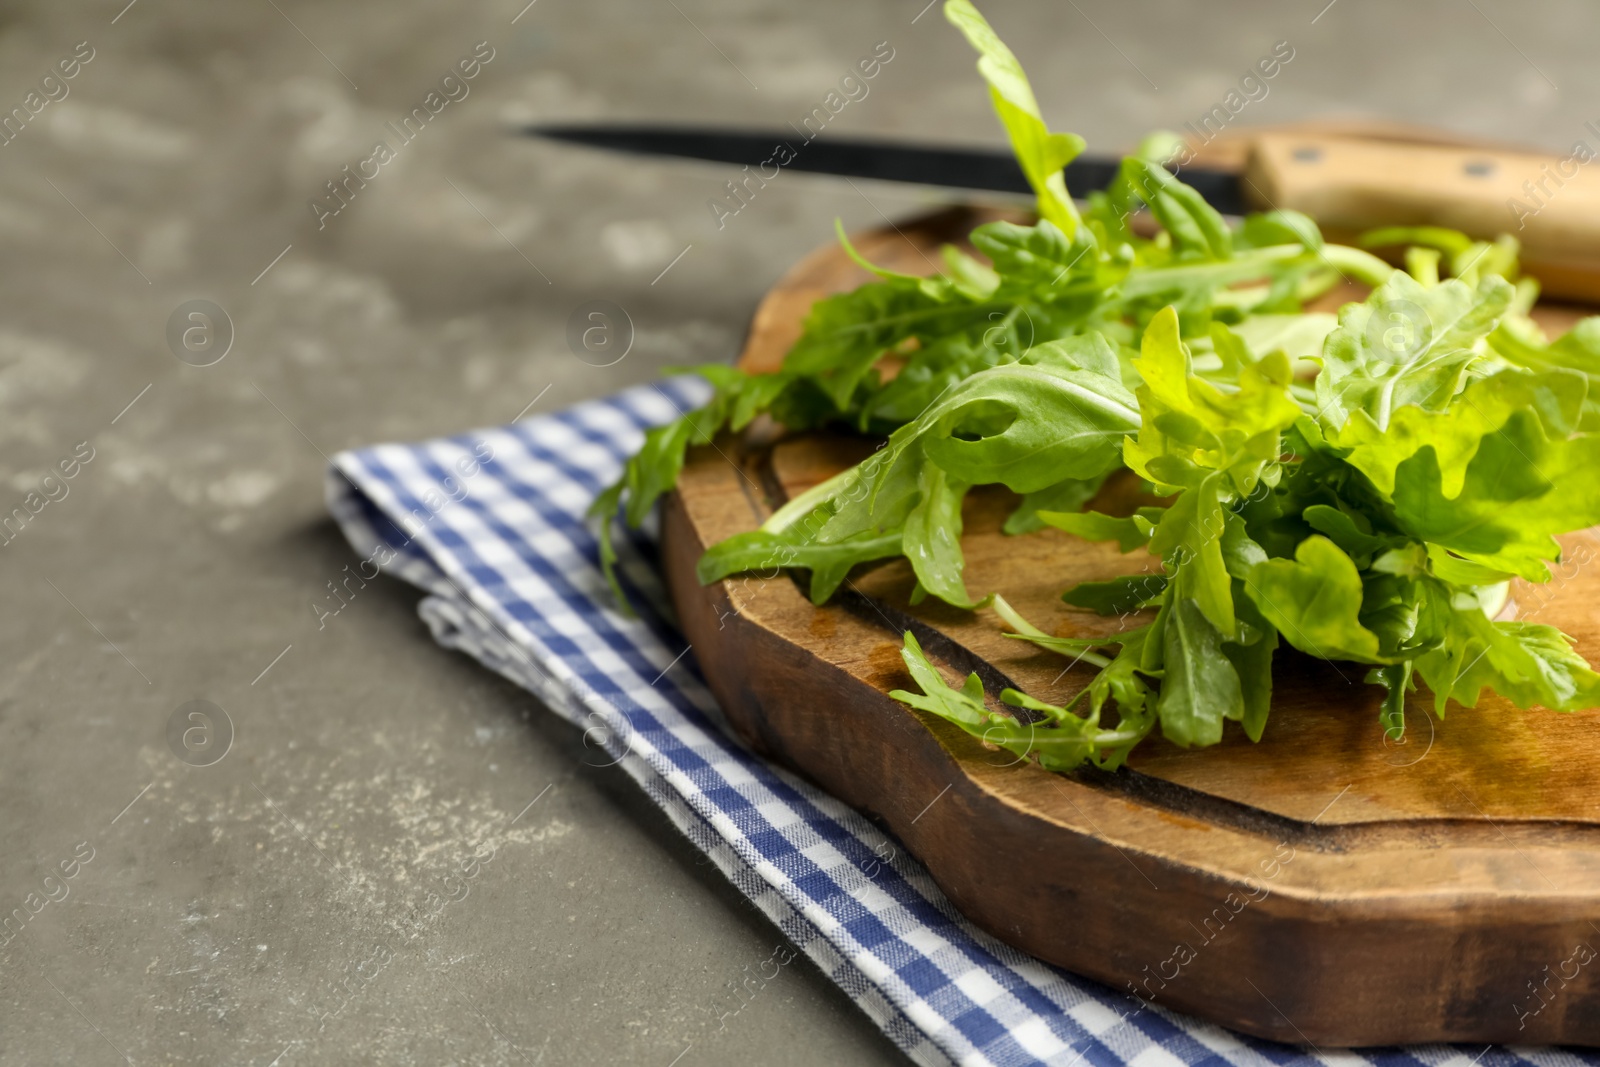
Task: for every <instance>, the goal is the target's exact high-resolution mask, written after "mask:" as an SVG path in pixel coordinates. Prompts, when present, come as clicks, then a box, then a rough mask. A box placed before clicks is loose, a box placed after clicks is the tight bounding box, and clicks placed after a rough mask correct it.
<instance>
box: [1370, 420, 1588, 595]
mask: <svg viewBox="0 0 1600 1067" xmlns="http://www.w3.org/2000/svg"><path fill="white" fill-rule="evenodd" d="M1597 464H1600V436H1597V435H1591V434H1580V435H1578V436H1575V437H1570V438H1561V439H1558V440H1555V441H1551V440H1550V439H1549V438H1547V437H1546V436H1545V434H1544V431H1543V428H1542V427H1541V425H1540V420H1539V418H1538V416H1537V415H1535V414H1534V413H1533V412H1532V411H1521V412H1518V413H1516V414H1514V415H1512V416H1511V417H1510V418H1509V419H1507V421H1506V424H1505V425H1504V426H1503V427H1501V428H1500V429H1499V430H1498V431H1496V432H1494V433H1491V434H1488V435H1486V436H1485V437H1484V438H1483V440H1482V442H1481V444H1480V445H1479V447H1478V451H1477V453H1476V454H1475V455H1474V456H1473V457H1472V461H1471V462H1470V463H1468V464H1467V467H1466V470H1465V472H1464V474H1463V476H1462V486H1461V491H1460V492H1459V493H1458V494H1456V495H1455V496H1453V497H1452V496H1448V495H1447V494H1446V491H1445V487H1444V484H1443V476H1442V475H1441V473H1440V470H1439V461H1438V458H1437V456H1436V454H1435V451H1434V448H1433V446H1432V445H1427V446H1424V447H1423V448H1422V449H1420V450H1419V451H1418V452H1417V453H1416V454H1415V455H1413V456H1412V457H1411V458H1410V459H1407V460H1406V461H1405V462H1403V463H1401V464H1400V465H1399V467H1398V468H1396V473H1395V488H1394V507H1395V514H1396V516H1397V518H1398V520H1399V522H1400V524H1401V526H1402V528H1403V529H1404V530H1405V531H1406V532H1407V533H1409V534H1411V535H1412V536H1413V537H1415V538H1416V539H1417V540H1419V541H1428V542H1431V543H1433V544H1437V545H1440V546H1442V547H1444V548H1447V549H1449V550H1450V551H1452V552H1454V553H1455V554H1456V555H1459V556H1462V557H1464V558H1465V559H1468V560H1472V561H1474V562H1477V563H1480V564H1482V565H1483V566H1485V567H1488V568H1490V569H1492V570H1497V571H1506V572H1509V573H1512V574H1516V575H1520V576H1521V577H1523V578H1526V579H1528V580H1529V581H1534V582H1542V581H1546V580H1548V578H1549V570H1548V568H1547V566H1546V564H1545V561H1546V560H1554V559H1557V558H1558V557H1559V553H1560V546H1559V545H1557V544H1556V541H1555V537H1554V535H1555V534H1558V533H1566V532H1568V531H1570V530H1581V529H1584V528H1585V527H1588V526H1592V525H1594V524H1595V523H1597V522H1600V479H1597V478H1595V476H1594V472H1595V471H1596V470H1597V469H1600V466H1597Z"/></svg>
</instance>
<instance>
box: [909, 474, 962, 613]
mask: <svg viewBox="0 0 1600 1067" xmlns="http://www.w3.org/2000/svg"><path fill="white" fill-rule="evenodd" d="M921 489H922V499H921V500H919V501H918V502H917V505H916V507H914V508H912V509H911V513H910V514H909V515H907V516H906V524H905V529H904V532H903V533H902V535H901V537H902V540H903V543H904V551H905V555H906V559H908V560H909V561H910V562H911V569H912V570H913V571H915V572H916V575H917V581H919V582H921V583H922V588H924V589H926V590H927V591H928V592H930V593H932V594H933V595H934V596H936V597H938V598H939V599H940V600H943V601H944V602H945V603H947V604H953V605H955V606H956V607H961V608H970V607H973V606H974V605H973V603H972V600H971V599H970V598H969V597H968V596H967V587H966V585H965V584H964V583H963V582H962V580H961V571H962V567H963V561H962V557H961V500H962V498H963V497H964V496H966V493H967V487H966V486H965V485H962V484H961V483H960V482H953V481H951V480H950V478H949V477H948V476H947V475H946V474H945V473H944V471H942V470H940V469H939V468H938V467H935V466H934V465H932V464H928V465H926V466H924V467H923V468H922V475H921Z"/></svg>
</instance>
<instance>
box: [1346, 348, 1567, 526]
mask: <svg viewBox="0 0 1600 1067" xmlns="http://www.w3.org/2000/svg"><path fill="white" fill-rule="evenodd" d="M1587 394H1588V381H1587V379H1585V378H1584V377H1583V376H1582V375H1580V374H1578V373H1576V372H1573V371H1570V370H1564V369H1557V370H1546V371H1538V372H1530V371H1524V370H1519V369H1514V368H1513V369H1507V370H1503V371H1500V372H1498V373H1496V374H1493V375H1490V376H1488V377H1485V378H1480V379H1478V380H1476V381H1474V382H1472V383H1471V384H1470V385H1468V386H1467V388H1466V390H1465V391H1464V392H1462V393H1461V394H1460V395H1458V396H1455V397H1453V398H1451V399H1450V400H1448V402H1447V403H1446V405H1445V406H1444V407H1443V408H1442V409H1441V410H1430V409H1428V408H1424V407H1421V406H1418V405H1407V406H1405V407H1401V408H1398V409H1396V410H1395V411H1394V412H1393V414H1392V416H1391V418H1390V420H1389V424H1388V426H1387V427H1379V425H1378V423H1377V421H1376V420H1375V419H1374V418H1373V417H1372V416H1371V415H1369V414H1368V413H1367V412H1366V411H1356V412H1354V413H1353V414H1352V416H1351V418H1350V421H1349V422H1347V423H1346V424H1345V425H1344V426H1343V427H1342V428H1341V429H1339V430H1338V431H1336V432H1334V433H1332V434H1330V436H1329V440H1330V441H1332V442H1333V443H1334V444H1335V445H1337V446H1338V447H1340V448H1343V449H1348V450H1349V452H1348V455H1347V456H1346V461H1347V462H1348V463H1350V465H1351V466H1354V467H1356V468H1358V469H1359V470H1360V471H1361V472H1362V473H1363V474H1365V475H1366V476H1367V477H1368V478H1370V479H1372V484H1373V485H1375V486H1377V487H1378V488H1379V489H1380V490H1382V491H1383V492H1385V493H1392V492H1393V491H1394V476H1395V468H1396V467H1398V466H1399V465H1400V464H1401V463H1403V462H1404V461H1405V460H1407V459H1409V458H1411V457H1412V456H1414V455H1416V454H1417V452H1418V450H1420V449H1421V448H1423V447H1425V446H1428V447H1431V448H1432V449H1433V451H1434V455H1435V457H1436V461H1437V462H1438V464H1439V471H1440V477H1441V482H1440V486H1441V489H1442V490H1443V491H1444V493H1445V495H1447V496H1456V495H1457V494H1459V493H1460V492H1461V483H1462V479H1463V478H1464V477H1465V476H1466V469H1467V463H1468V462H1469V461H1470V460H1471V459H1472V457H1473V456H1474V455H1475V454H1476V453H1477V451H1478V445H1479V444H1480V443H1481V442H1482V440H1483V438H1484V437H1485V436H1486V435H1488V434H1491V433H1494V432H1495V431H1497V430H1499V429H1500V428H1501V427H1503V426H1504V425H1505V424H1506V420H1507V419H1509V418H1510V417H1511V416H1512V415H1513V414H1515V413H1517V412H1519V411H1528V410H1531V411H1534V412H1536V413H1537V414H1538V415H1539V418H1540V421H1541V422H1542V423H1543V425H1544V427H1545V429H1546V432H1547V433H1549V434H1550V435H1551V436H1566V435H1567V434H1570V433H1572V432H1573V431H1574V430H1576V429H1577V428H1578V423H1579V419H1580V418H1581V415H1582V409H1583V406H1584V401H1585V399H1586V397H1587Z"/></svg>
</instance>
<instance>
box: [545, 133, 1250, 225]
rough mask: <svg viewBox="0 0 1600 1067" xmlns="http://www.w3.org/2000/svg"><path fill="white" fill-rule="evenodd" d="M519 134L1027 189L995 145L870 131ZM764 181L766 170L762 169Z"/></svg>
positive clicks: (1204, 181)
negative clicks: (914, 139) (782, 155)
mask: <svg viewBox="0 0 1600 1067" xmlns="http://www.w3.org/2000/svg"><path fill="white" fill-rule="evenodd" d="M523 132H524V133H526V134H528V135H530V136H535V137H543V138H546V139H547V140H554V141H565V142H567V143H569V144H581V145H587V146H588V147H590V148H603V149H607V150H608V151H612V152H628V153H632V154H634V155H645V156H676V157H678V158H680V159H698V160H703V161H706V162H711V163H732V164H734V165H735V166H741V167H742V166H746V165H748V166H750V167H757V166H759V165H760V164H761V163H762V162H763V161H769V162H770V161H772V158H773V153H774V151H775V150H777V149H778V147H779V146H784V147H786V148H788V150H789V152H790V153H791V154H792V156H793V159H792V160H791V161H790V162H788V163H786V164H783V169H784V170H796V171H805V172H807V173H811V174H832V175H835V176H838V177H843V178H869V179H871V180H873V181H888V182H910V183H914V184H918V185H937V186H942V187H945V188H951V189H977V190H983V191H986V192H997V193H1022V194H1031V193H1032V192H1033V188H1032V186H1030V185H1029V184H1028V179H1027V178H1026V177H1024V176H1023V173H1022V168H1021V167H1019V166H1018V165H1017V160H1016V157H1015V156H1013V155H1012V154H1011V153H1010V152H1009V151H1007V150H1004V149H998V148H953V147H948V146H945V145H923V144H912V143H909V142H900V141H882V140H875V139H868V138H845V137H830V138H828V139H827V140H807V139H806V138H805V137H803V136H798V135H796V134H795V133H794V132H793V131H790V132H788V133H757V132H752V131H733V130H713V129H701V128H695V127H661V126H532V127H529V128H527V129H526V130H524V131H523ZM1120 165H1121V161H1120V160H1116V159H1098V158H1094V157H1090V156H1080V157H1078V158H1077V159H1075V160H1073V161H1072V162H1071V163H1069V164H1067V167H1066V169H1065V170H1064V171H1063V172H1062V175H1063V177H1064V178H1065V179H1066V183H1067V191H1068V192H1069V193H1071V194H1072V196H1073V197H1074V199H1078V200H1083V199H1085V198H1087V197H1088V195H1089V194H1090V193H1091V192H1095V191H1096V190H1100V189H1104V188H1105V187H1106V186H1108V185H1110V184H1111V181H1112V179H1113V178H1115V177H1116V176H1117V169H1118V167H1119V166H1120ZM765 177H767V178H768V180H770V179H771V175H770V174H768V175H765ZM1183 180H1184V181H1185V182H1187V183H1188V184H1190V185H1192V186H1194V188H1195V189H1196V190H1197V191H1199V193H1200V195H1201V196H1203V197H1205V200H1206V203H1208V204H1210V205H1211V206H1212V207H1214V208H1216V209H1217V210H1218V211H1220V212H1222V213H1223V214H1224V215H1242V214H1244V213H1245V211H1246V210H1248V208H1247V207H1246V201H1245V200H1244V199H1243V198H1242V197H1241V196H1240V195H1239V177H1238V175H1236V174H1230V173H1228V172H1226V171H1220V170H1203V169H1197V168H1192V167H1190V168H1184V170H1183Z"/></svg>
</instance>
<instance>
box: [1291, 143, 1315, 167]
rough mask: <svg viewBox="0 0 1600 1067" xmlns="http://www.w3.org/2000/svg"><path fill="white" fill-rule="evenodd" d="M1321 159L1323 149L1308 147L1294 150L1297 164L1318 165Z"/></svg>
mask: <svg viewBox="0 0 1600 1067" xmlns="http://www.w3.org/2000/svg"><path fill="white" fill-rule="evenodd" d="M1320 159H1322V149H1320V148H1313V147H1310V146H1309V145H1308V146H1307V147H1305V148H1296V149H1295V150H1294V160H1295V162H1296V163H1316V162H1317V161H1319V160H1320Z"/></svg>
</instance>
